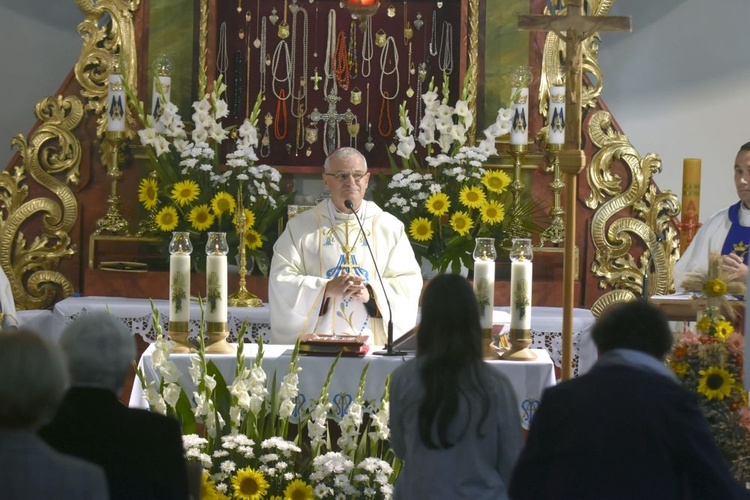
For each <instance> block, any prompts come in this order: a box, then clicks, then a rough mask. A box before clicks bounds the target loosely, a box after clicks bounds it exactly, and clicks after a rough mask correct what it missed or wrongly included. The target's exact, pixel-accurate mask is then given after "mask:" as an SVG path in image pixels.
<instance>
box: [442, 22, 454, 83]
mask: <svg viewBox="0 0 750 500" xmlns="http://www.w3.org/2000/svg"><path fill="white" fill-rule="evenodd" d="M438 66H439V67H440V70H441V71H443V72H444V73H445V74H446V75H450V74H451V73H453V25H452V24H451V23H449V22H448V21H443V29H442V30H441V31H440V55H439V56H438Z"/></svg>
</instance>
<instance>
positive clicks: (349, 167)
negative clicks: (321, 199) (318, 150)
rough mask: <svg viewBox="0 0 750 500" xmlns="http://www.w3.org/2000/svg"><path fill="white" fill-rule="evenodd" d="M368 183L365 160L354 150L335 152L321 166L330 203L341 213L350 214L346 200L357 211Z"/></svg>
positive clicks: (342, 149)
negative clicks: (329, 194) (329, 195)
mask: <svg viewBox="0 0 750 500" xmlns="http://www.w3.org/2000/svg"><path fill="white" fill-rule="evenodd" d="M369 181H370V173H369V172H368V171H367V160H366V159H365V157H364V156H363V155H362V153H360V152H359V151H357V150H356V149H354V148H339V149H337V150H335V151H334V152H333V153H331V154H330V155H328V158H326V161H325V163H324V164H323V184H324V185H325V187H326V188H327V189H328V192H329V193H331V201H333V204H334V205H335V206H336V208H337V209H338V210H339V211H341V212H345V213H349V212H350V209H349V208H347V206H346V201H347V200H349V201H351V204H352V208H353V210H355V211H356V210H359V206H360V205H361V204H362V200H363V199H364V197H365V193H366V192H367V184H368V182H369Z"/></svg>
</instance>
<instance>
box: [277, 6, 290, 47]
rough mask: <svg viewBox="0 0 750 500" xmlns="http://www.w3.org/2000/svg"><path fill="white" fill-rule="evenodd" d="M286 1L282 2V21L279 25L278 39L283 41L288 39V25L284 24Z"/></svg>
mask: <svg viewBox="0 0 750 500" xmlns="http://www.w3.org/2000/svg"><path fill="white" fill-rule="evenodd" d="M287 5H288V4H287V0H284V19H283V20H282V21H281V22H280V23H279V38H281V39H282V40H285V39H287V38H288V37H289V25H288V24H287V22H286V11H287Z"/></svg>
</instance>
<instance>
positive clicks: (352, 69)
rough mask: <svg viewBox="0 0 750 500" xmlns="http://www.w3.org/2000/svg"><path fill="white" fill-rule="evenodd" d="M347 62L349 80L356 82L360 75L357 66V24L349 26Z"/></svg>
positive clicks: (352, 23)
mask: <svg viewBox="0 0 750 500" xmlns="http://www.w3.org/2000/svg"><path fill="white" fill-rule="evenodd" d="M346 55H347V62H348V63H349V78H350V79H351V80H354V79H355V78H357V74H358V73H359V67H358V66H359V65H358V64H357V23H355V22H354V21H352V22H351V24H349V50H347V54H346Z"/></svg>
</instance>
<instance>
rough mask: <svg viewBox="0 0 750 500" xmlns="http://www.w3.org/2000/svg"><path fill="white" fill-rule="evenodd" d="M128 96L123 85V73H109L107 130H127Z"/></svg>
mask: <svg viewBox="0 0 750 500" xmlns="http://www.w3.org/2000/svg"><path fill="white" fill-rule="evenodd" d="M126 105H127V98H126V96H125V87H123V85H122V75H120V74H119V73H112V74H110V75H109V87H108V91H107V130H108V131H109V132H124V131H125V106H126Z"/></svg>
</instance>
